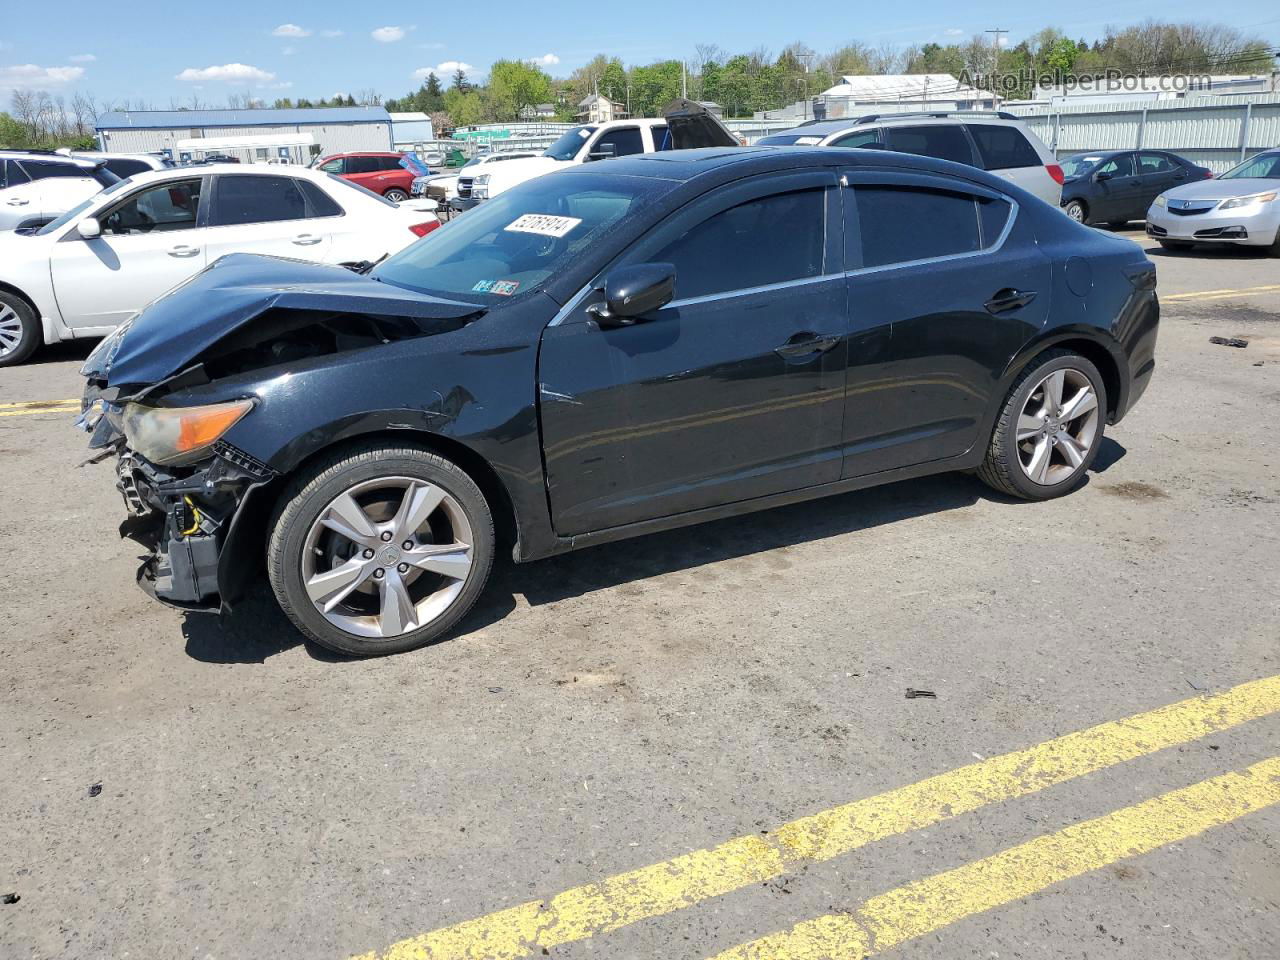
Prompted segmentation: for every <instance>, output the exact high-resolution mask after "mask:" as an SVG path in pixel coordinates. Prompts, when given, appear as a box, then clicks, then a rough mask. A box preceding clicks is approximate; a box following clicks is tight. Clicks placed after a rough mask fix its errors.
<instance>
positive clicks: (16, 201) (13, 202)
mask: <svg viewBox="0 0 1280 960" xmlns="http://www.w3.org/2000/svg"><path fill="white" fill-rule="evenodd" d="M30 202H31V201H30V200H23V199H22V198H21V197H12V198H10V199H8V200H6V201H5V203H7V204H9V206H11V207H25V206H26V205H27V204H28V203H30Z"/></svg>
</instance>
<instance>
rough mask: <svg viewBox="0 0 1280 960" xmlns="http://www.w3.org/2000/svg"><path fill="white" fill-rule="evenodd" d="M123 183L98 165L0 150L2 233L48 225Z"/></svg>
mask: <svg viewBox="0 0 1280 960" xmlns="http://www.w3.org/2000/svg"><path fill="white" fill-rule="evenodd" d="M119 182H120V178H119V177H117V176H116V175H115V174H114V173H112V172H111V171H110V170H108V169H106V167H105V166H104V165H103V164H102V163H101V162H98V161H92V160H77V159H75V158H74V157H61V156H58V155H57V154H56V153H35V152H31V151H24V150H0V231H5V230H13V229H14V228H15V227H19V226H27V227H32V226H40V225H42V224H45V223H48V222H49V221H50V220H53V219H55V218H57V217H59V216H61V215H62V214H63V213H65V212H66V211H67V210H70V209H71V208H72V207H74V206H75V205H76V204H77V203H79V202H80V201H82V200H84V199H86V198H88V197H91V196H93V195H94V194H95V193H97V192H98V191H99V190H101V189H102V188H103V187H109V186H111V184H113V183H119ZM0 266H3V262H2V261H0Z"/></svg>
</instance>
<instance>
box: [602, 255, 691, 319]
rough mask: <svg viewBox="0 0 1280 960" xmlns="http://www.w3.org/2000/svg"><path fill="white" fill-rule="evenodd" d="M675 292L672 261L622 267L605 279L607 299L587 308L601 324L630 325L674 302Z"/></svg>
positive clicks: (674, 272)
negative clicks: (639, 318)
mask: <svg viewBox="0 0 1280 960" xmlns="http://www.w3.org/2000/svg"><path fill="white" fill-rule="evenodd" d="M675 292H676V268H675V264H673V263H637V264H632V265H631V266H628V267H619V268H618V269H617V270H614V271H613V272H612V273H610V274H609V276H608V277H607V278H606V279H605V283H604V302H603V303H597V304H594V305H593V307H592V308H590V309H589V310H588V312H589V313H590V314H591V316H592V317H594V318H595V320H596V321H597V322H598V323H599V324H600V325H601V326H602V327H612V326H628V325H630V324H632V323H635V321H636V319H637V318H638V317H641V316H643V315H644V314H646V313H652V312H653V311H654V310H657V309H658V308H659V307H664V306H666V305H667V304H668V303H670V302H671V300H672V298H673V297H674V296H675Z"/></svg>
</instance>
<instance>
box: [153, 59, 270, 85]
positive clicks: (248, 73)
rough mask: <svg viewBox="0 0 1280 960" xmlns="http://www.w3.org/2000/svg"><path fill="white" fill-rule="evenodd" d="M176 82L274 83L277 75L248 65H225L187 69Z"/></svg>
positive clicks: (176, 78)
mask: <svg viewBox="0 0 1280 960" xmlns="http://www.w3.org/2000/svg"><path fill="white" fill-rule="evenodd" d="M174 79H175V80H185V81H186V82H188V83H196V82H198V81H201V80H221V81H222V82H223V83H274V82H275V79H276V75H275V74H274V73H271V72H270V71H267V70H261V69H259V68H258V67H251V66H249V65H248V64H247V63H224V64H223V65H222V66H220V67H204V68H202V69H198V68H196V67H187V69H185V70H183V71H182V72H181V73H180V74H178V75H177V76H176V77H175V78H174Z"/></svg>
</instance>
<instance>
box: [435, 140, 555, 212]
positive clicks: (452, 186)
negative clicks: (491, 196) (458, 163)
mask: <svg viewBox="0 0 1280 960" xmlns="http://www.w3.org/2000/svg"><path fill="white" fill-rule="evenodd" d="M536 156H538V154H536V153H531V152H525V151H512V152H510V153H486V154H482V155H481V156H478V157H472V158H471V159H470V160H468V161H467V162H466V163H464V164H463V165H462V168H461V169H460V170H459V171H458V173H438V174H433V175H431V176H426V177H414V178H413V188H412V190H411V191H410V193H411V194H412V195H413V196H415V197H430V198H431V199H432V200H435V201H438V202H439V203H442V204H446V203H448V202H449V201H450V200H453V199H456V198H457V196H458V178H459V177H460V176H461V175H462V172H463V171H465V170H470V171H471V174H470V175H471V176H474V175H475V174H477V173H479V172H480V171H478V170H476V169H475V168H476V167H481V166H485V165H487V164H491V163H501V162H502V161H504V160H523V159H524V158H525V157H536ZM471 205H472V204H468V205H466V206H468V207H469V206H471Z"/></svg>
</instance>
